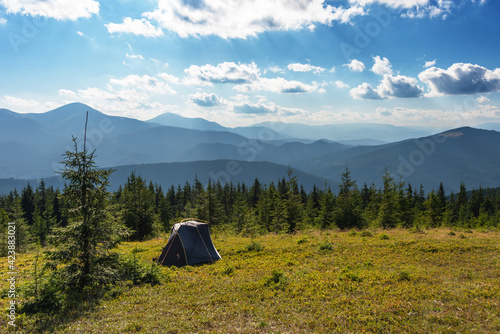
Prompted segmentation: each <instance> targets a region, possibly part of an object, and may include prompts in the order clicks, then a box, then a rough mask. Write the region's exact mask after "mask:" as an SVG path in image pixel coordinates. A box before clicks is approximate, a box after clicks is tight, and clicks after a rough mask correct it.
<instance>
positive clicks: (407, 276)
mask: <svg viewBox="0 0 500 334" xmlns="http://www.w3.org/2000/svg"><path fill="white" fill-rule="evenodd" d="M409 280H410V273H409V272H407V271H402V272H400V273H399V276H398V281H400V282H402V281H409Z"/></svg>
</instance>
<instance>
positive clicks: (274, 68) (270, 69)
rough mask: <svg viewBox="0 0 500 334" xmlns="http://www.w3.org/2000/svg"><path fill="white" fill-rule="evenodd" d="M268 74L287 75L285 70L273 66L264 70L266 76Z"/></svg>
mask: <svg viewBox="0 0 500 334" xmlns="http://www.w3.org/2000/svg"><path fill="white" fill-rule="evenodd" d="M267 72H273V73H285V70H284V69H282V68H281V67H279V66H271V67H268V68H266V69H264V74H266V73H267Z"/></svg>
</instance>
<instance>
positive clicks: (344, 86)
mask: <svg viewBox="0 0 500 334" xmlns="http://www.w3.org/2000/svg"><path fill="white" fill-rule="evenodd" d="M335 86H336V87H337V88H350V87H349V85H348V84H346V83H345V82H343V81H341V80H337V81H335Z"/></svg>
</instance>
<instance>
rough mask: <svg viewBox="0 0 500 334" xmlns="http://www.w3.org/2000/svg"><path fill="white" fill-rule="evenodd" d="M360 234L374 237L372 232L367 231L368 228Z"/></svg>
mask: <svg viewBox="0 0 500 334" xmlns="http://www.w3.org/2000/svg"><path fill="white" fill-rule="evenodd" d="M360 235H361V236H362V237H373V234H372V232H370V231H367V230H365V231H363V232H361V233H360Z"/></svg>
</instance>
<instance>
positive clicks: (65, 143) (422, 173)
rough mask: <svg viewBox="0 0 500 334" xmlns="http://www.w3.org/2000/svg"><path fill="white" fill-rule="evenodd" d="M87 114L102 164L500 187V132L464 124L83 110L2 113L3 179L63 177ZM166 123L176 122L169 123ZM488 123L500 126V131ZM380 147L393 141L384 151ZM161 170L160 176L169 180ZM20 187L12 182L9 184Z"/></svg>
mask: <svg viewBox="0 0 500 334" xmlns="http://www.w3.org/2000/svg"><path fill="white" fill-rule="evenodd" d="M87 111H88V112H89V120H88V131H87V148H89V149H90V150H93V149H96V156H97V158H96V160H97V164H98V165H99V166H102V167H115V166H123V165H144V164H162V163H174V162H183V163H186V164H184V165H182V164H181V165H177V166H182V168H185V170H186V171H192V170H193V169H192V168H194V167H193V166H196V164H197V163H198V161H205V162H204V163H203V164H201V165H200V166H205V167H207V166H208V167H207V168H209V167H210V168H212V170H211V171H213V172H215V173H217V171H218V169H217V168H219V167H217V168H216V167H213V166H216V165H212V164H211V163H209V162H208V161H222V160H230V161H231V160H234V161H240V162H245V163H249V165H248V166H249V167H248V168H249V170H250V169H254V170H253V171H252V173H250V174H248V175H247V176H246V177H249V178H250V177H252V175H260V176H262V177H265V175H266V174H269V175H272V173H271V170H278V169H276V168H277V167H276V166H275V165H279V166H281V167H280V168H281V169H279V170H282V168H284V167H287V166H291V167H293V168H297V170H298V171H304V172H305V173H309V174H311V175H315V176H316V177H318V178H319V179H317V180H324V179H328V180H332V181H336V180H340V176H341V173H342V172H343V171H344V169H345V167H346V166H349V169H350V170H351V173H352V177H353V179H355V180H357V181H358V185H360V186H361V185H362V184H363V183H364V182H366V183H369V184H371V183H372V182H375V183H376V184H378V185H380V184H381V177H382V174H383V171H384V169H385V168H386V167H387V168H388V169H389V171H391V172H392V173H393V175H394V176H395V177H397V174H398V173H400V172H401V173H403V174H404V175H403V177H404V180H405V181H407V182H411V183H412V184H414V185H415V186H418V185H420V184H423V185H424V186H425V187H426V189H433V188H435V187H436V186H437V185H439V182H441V181H442V182H443V183H444V185H445V187H447V189H449V190H458V187H459V184H460V182H461V181H464V182H466V183H467V185H468V186H470V187H477V186H479V185H482V186H483V187H487V186H492V187H498V186H500V167H499V166H500V149H499V148H500V132H496V131H489V130H482V129H474V128H468V127H464V128H459V129H454V130H449V131H445V132H442V133H440V134H437V135H434V136H430V135H429V134H432V132H433V131H435V130H428V131H426V130H423V129H421V128H407V127H394V126H391V125H383V124H350V125H349V124H343V125H334V124H333V125H332V124H330V125H320V126H308V125H303V124H286V123H262V124H259V125H256V126H250V127H239V128H225V127H223V126H221V125H219V124H217V123H213V122H208V121H206V120H203V119H188V118H183V117H181V116H178V115H175V116H172V115H162V116H163V117H160V116H159V117H158V118H157V122H152V121H150V122H143V121H139V120H136V119H130V118H126V117H115V116H109V115H105V114H103V113H101V112H99V111H97V110H95V109H92V108H91V107H89V106H86V105H84V104H81V103H72V104H69V105H66V106H63V107H60V108H57V109H54V110H52V111H49V112H46V113H42V114H18V113H15V112H13V111H10V110H7V109H0V178H3V179H10V178H14V179H18V180H21V179H24V180H27V179H35V180H36V179H40V178H47V177H51V176H53V175H54V172H55V171H58V170H60V169H61V165H60V164H59V162H60V161H61V160H62V154H63V153H64V152H65V151H67V150H72V149H73V146H72V145H73V143H72V142H71V137H72V136H75V137H78V143H79V145H80V148H82V146H83V145H82V144H83V131H84V126H85V115H86V112H87ZM162 120H163V121H164V122H166V123H168V124H170V125H168V126H166V125H161V124H160V121H162ZM174 125H175V126H174ZM483 126H484V127H490V128H496V125H495V124H486V125H483ZM243 134H245V135H243ZM316 138H318V139H320V138H324V139H321V140H316ZM363 138H364V139H363ZM397 138H400V139H401V140H398V141H393V140H395V139H397ZM411 138H417V139H411ZM336 139H338V140H343V141H344V142H343V143H339V142H336V141H335V140H336ZM443 139H445V140H443ZM345 141H347V143H350V144H353V145H346V142H345ZM380 141H391V142H390V143H386V144H382V145H381V144H380ZM361 143H367V144H369V145H364V146H359V144H361ZM426 145H427V146H426ZM419 159H420V160H419ZM261 162H262V163H261ZM264 162H266V163H271V164H264ZM250 163H252V164H250ZM271 166H272V167H271ZM144 168H146V167H144ZM151 168H152V167H151ZM165 168H166V169H161V168H160V169H158V168H156V169H155V168H153V169H154V170H155V171H158V170H164V171H168V173H174V175H173V177H174V178H177V179H178V181H179V182H180V183H183V182H185V180H184V179H183V178H185V177H186V176H187V174H185V173H183V171H182V170H181V169H168V168H171V167H168V168H167V167H165ZM172 168H173V167H172ZM179 168H181V167H179ZM213 168H215V169H213ZM201 170H202V171H204V173H205V172H206V169H203V168H202V169H201ZM161 173H162V172H158V173H156V174H151V175H154V178H156V177H158V178H160V174H161ZM152 177H153V176H152ZM153 181H154V180H153ZM2 182H4V181H1V182H0V183H2ZM16 182H17V181H15V180H14V181H13V180H12V179H10V180H9V181H5V184H10V185H12V184H14V183H16ZM20 182H21V181H20ZM22 182H24V181H22ZM165 182H166V181H165ZM0 186H1V184H0Z"/></svg>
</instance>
